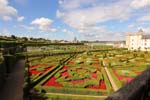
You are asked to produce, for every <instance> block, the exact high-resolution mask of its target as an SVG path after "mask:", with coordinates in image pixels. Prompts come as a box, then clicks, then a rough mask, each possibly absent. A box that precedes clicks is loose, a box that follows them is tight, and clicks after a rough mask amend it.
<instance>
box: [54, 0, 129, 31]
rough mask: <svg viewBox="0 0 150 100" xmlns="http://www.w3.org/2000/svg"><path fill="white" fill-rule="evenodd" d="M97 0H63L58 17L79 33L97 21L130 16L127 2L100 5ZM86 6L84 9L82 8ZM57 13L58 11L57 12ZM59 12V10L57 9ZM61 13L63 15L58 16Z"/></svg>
mask: <svg viewBox="0 0 150 100" xmlns="http://www.w3.org/2000/svg"><path fill="white" fill-rule="evenodd" d="M97 1H98V0H65V2H64V3H63V4H62V5H60V7H61V13H63V14H58V15H59V17H60V18H61V19H62V20H63V21H64V22H65V23H66V24H67V25H69V26H71V27H72V28H74V29H77V30H78V31H79V32H80V33H84V32H86V31H85V30H87V29H88V30H90V28H93V27H95V26H96V24H98V23H103V22H106V21H109V20H120V21H124V20H127V19H128V18H129V17H130V12H131V9H129V8H127V6H129V2H123V1H122V2H117V3H112V4H105V5H102V4H101V3H100V2H97ZM84 6H87V8H86V9H84V8H82V7H84ZM57 13H58V12H57ZM59 13H60V11H59ZM60 15H63V16H60Z"/></svg>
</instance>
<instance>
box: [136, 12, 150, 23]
mask: <svg viewBox="0 0 150 100" xmlns="http://www.w3.org/2000/svg"><path fill="white" fill-rule="evenodd" d="M137 21H140V22H145V21H150V14H147V15H145V16H142V17H141V18H139V19H137Z"/></svg>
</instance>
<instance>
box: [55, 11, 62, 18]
mask: <svg viewBox="0 0 150 100" xmlns="http://www.w3.org/2000/svg"><path fill="white" fill-rule="evenodd" d="M63 16H64V13H62V12H60V11H59V10H57V11H56V17H57V18H61V17H63Z"/></svg>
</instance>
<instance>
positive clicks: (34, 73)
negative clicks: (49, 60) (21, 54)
mask: <svg viewBox="0 0 150 100" xmlns="http://www.w3.org/2000/svg"><path fill="white" fill-rule="evenodd" d="M36 67H37V66H36ZM52 67H54V66H50V67H48V68H46V69H45V70H44V71H37V70H36V69H31V68H30V75H32V74H33V75H36V74H39V73H41V74H43V73H45V72H46V71H48V70H50V69H51V68H52Z"/></svg>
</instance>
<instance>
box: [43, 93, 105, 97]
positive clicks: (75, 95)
mask: <svg viewBox="0 0 150 100" xmlns="http://www.w3.org/2000/svg"><path fill="white" fill-rule="evenodd" d="M46 94H50V95H60V96H77V97H95V98H106V97H108V96H93V95H78V94H62V93H46Z"/></svg>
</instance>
